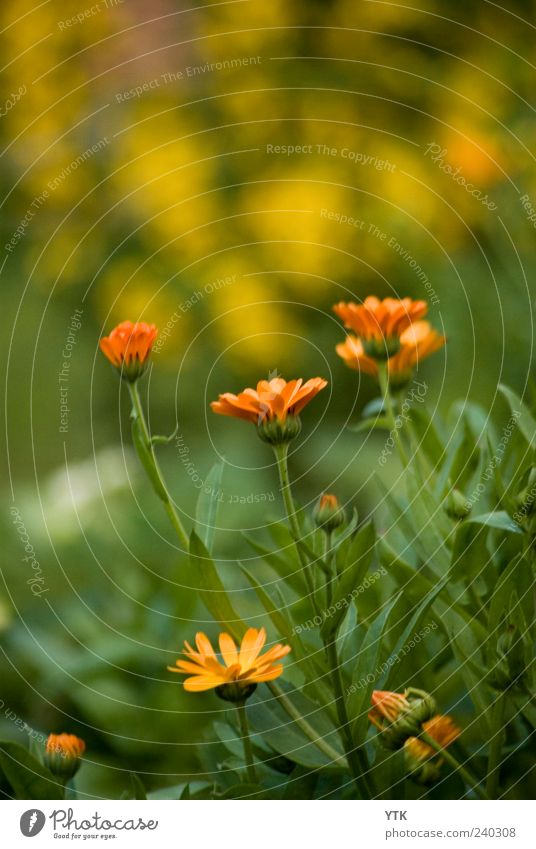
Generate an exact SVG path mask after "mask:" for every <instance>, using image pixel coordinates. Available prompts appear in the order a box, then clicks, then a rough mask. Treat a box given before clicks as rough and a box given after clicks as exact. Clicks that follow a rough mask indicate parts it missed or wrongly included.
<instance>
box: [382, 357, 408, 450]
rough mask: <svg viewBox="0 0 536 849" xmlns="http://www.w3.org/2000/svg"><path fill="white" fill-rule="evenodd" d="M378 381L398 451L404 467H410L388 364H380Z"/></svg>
mask: <svg viewBox="0 0 536 849" xmlns="http://www.w3.org/2000/svg"><path fill="white" fill-rule="evenodd" d="M378 381H379V384H380V391H381V394H382V398H383V406H384V411H385V415H386V416H387V420H388V422H389V427H390V428H391V433H392V435H393V439H394V441H395V442H396V447H397V449H398V453H399V456H400V459H401V461H402V465H403V466H408V465H409V459H408V455H407V454H406V449H405V448H404V445H403V443H402V438H401V436H400V427H398V426H397V421H396V416H395V412H394V408H393V399H392V397H391V392H390V391H389V371H388V366H387V363H386V362H379V363H378Z"/></svg>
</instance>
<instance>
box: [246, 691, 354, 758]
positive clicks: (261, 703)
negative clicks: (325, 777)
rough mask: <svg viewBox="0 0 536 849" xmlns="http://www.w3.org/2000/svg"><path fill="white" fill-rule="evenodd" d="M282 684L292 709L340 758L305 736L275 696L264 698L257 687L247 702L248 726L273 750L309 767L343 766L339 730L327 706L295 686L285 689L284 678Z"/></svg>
mask: <svg viewBox="0 0 536 849" xmlns="http://www.w3.org/2000/svg"><path fill="white" fill-rule="evenodd" d="M281 688H282V689H285V690H286V692H285V695H286V697H287V699H289V701H291V702H292V704H293V706H294V708H295V710H297V712H298V713H300V714H301V716H303V717H305V718H306V720H307V722H308V724H309V725H310V726H311V727H312V729H313V730H314V731H315V732H316V734H317V737H318V739H319V740H323V741H324V742H325V743H327V744H329V746H330V747H331V748H332V749H333V750H334V752H336V753H337V754H338V755H339V756H340V760H334V759H330V758H329V757H328V755H327V754H325V753H324V752H323V751H321V750H320V749H319V748H318V747H317V746H316V745H315V744H314V743H313V742H312V740H310V739H309V737H306V736H305V734H304V733H303V731H302V730H301V728H300V727H299V725H297V724H296V722H295V721H294V720H293V719H291V718H290V717H289V716H288V714H287V713H286V712H285V711H284V710H283V708H282V707H281V705H280V704H279V702H278V701H277V699H274V698H273V696H271V695H269V696H268V698H267V699H266V700H263V699H262V696H261V695H260V693H261V692H262V691H261V690H260V689H259V690H257V692H256V693H255V694H254V695H253V696H252V698H251V699H250V700H249V702H248V707H247V711H248V719H249V722H250V725H251V727H252V728H253V729H254V730H255V731H256V732H258V733H260V734H262V735H263V736H264V738H265V739H266V740H268V741H269V743H270V746H271V747H272V748H273V749H274V751H276V752H278V753H279V754H280V755H284V756H285V757H287V758H289V760H291V761H294V763H297V764H300V765H301V766H304V767H308V768H310V769H315V768H318V769H321V768H325V769H330V770H337V771H341V770H345V769H346V762H345V759H344V754H343V751H342V748H341V745H340V740H339V734H338V731H337V729H336V728H335V726H334V725H333V723H332V722H331V720H330V719H329V717H328V716H327V712H326V710H325V709H324V708H321V707H320V706H319V705H317V704H316V703H315V702H312V701H311V700H310V699H308V698H307V697H306V696H304V695H303V694H302V693H300V692H299V691H298V690H292V691H291V692H288V691H287V688H286V687H285V683H284V682H282V683H281Z"/></svg>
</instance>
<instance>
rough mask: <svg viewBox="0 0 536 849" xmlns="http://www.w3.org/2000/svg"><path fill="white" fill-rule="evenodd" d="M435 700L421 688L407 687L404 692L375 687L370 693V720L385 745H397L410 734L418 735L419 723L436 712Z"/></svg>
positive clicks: (421, 726) (392, 747)
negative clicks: (387, 690)
mask: <svg viewBox="0 0 536 849" xmlns="http://www.w3.org/2000/svg"><path fill="white" fill-rule="evenodd" d="M436 709H437V708H436V703H435V700H434V699H433V698H432V696H430V694H429V693H426V692H425V691H424V690H415V689H413V688H409V689H407V690H406V691H405V692H404V693H390V692H382V691H381V690H375V691H374V692H373V694H372V710H371V711H370V713H369V719H370V721H371V722H372V723H373V724H374V725H375V726H376V727H377V728H378V729H379V730H380V731H381V737H382V740H383V742H384V743H385V745H386V746H387V747H388V748H390V749H399V748H401V747H402V746H403V745H404V743H405V742H406V740H407V739H408V738H410V737H418V736H419V734H420V733H421V732H422V728H423V724H424V723H425V722H428V721H429V720H430V719H431V718H432V717H433V716H434V714H435V713H436Z"/></svg>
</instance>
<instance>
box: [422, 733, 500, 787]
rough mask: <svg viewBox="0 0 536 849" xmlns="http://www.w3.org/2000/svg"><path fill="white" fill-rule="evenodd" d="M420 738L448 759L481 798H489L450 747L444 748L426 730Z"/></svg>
mask: <svg viewBox="0 0 536 849" xmlns="http://www.w3.org/2000/svg"><path fill="white" fill-rule="evenodd" d="M419 738H420V739H421V740H422V741H423V742H424V743H427V744H428V746H431V748H432V749H434V750H435V751H436V752H438V753H439V754H440V755H441V757H442V758H444V760H446V762H447V763H448V764H450V765H451V767H452V768H453V769H455V770H456V771H457V772H459V774H460V775H461V777H462V778H463V780H464V781H465V783H466V784H467V786H468V787H470V788H471V790H473V792H474V793H476V794H477V796H480V798H481V799H488V798H489V797H488V794H487V793H486V792H485V791H484V790H482V789H481V787H480V786H479V783H478V781H477V780H476V779H475V777H474V776H473V775H471V773H470V772H469V770H468V769H466V767H464V766H462V764H461V763H459V762H458V761H457V760H456V758H455V757H454V755H452V754H451V753H450V752H449V751H448V749H444V748H443V747H442V746H441V745H440V744H439V743H438V742H437V740H434V738H433V737H431V736H430V735H429V734H427V733H426V731H423V732H421V734H419Z"/></svg>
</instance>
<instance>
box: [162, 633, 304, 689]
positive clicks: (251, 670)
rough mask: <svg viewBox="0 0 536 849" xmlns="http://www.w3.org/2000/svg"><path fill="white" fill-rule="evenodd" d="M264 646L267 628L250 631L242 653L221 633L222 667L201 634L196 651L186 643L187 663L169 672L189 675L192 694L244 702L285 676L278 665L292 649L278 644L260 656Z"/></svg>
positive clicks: (188, 679)
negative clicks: (261, 686)
mask: <svg viewBox="0 0 536 849" xmlns="http://www.w3.org/2000/svg"><path fill="white" fill-rule="evenodd" d="M265 642H266V631H265V630H264V628H260V629H259V630H257V629H256V628H248V630H247V631H246V633H245V634H244V637H243V639H242V644H241V646H240V649H238V648H237V646H236V644H235V641H234V640H233V638H232V637H231V636H230V635H229V634H225V633H222V634H220V637H219V645H220V652H221V656H222V659H223V663H221V662H220V661H219V660H218V658H217V657H216V654H215V652H214V649H213V648H212V645H211V642H210V640H209V639H208V637H207V636H206V635H205V634H203V633H198V634H196V636H195V644H196V647H197V651H196V650H195V649H193V648H192V646H191V645H190V644H189V643H187V642H185V643H184V645H185V648H186V650H185V652H184V654H185V655H186V657H187V658H188V659H187V660H180V659H179V660H177V661H176V665H175V666H168V669H169V671H170V672H180V673H182V674H184V673H186V674H189V675H190V677H189V678H186V680H185V681H184V689H185V690H188V692H190V693H201V692H203V691H204V690H216V693H217V694H218V695H219V696H221V698H223V699H225V700H226V701H231V702H241V701H244V700H245V699H247V698H248V697H249V696H251V695H252V693H253V692H254V690H255V689H256V687H257V684H260V683H261V682H262V681H273V680H274V679H275V678H279V676H280V675H281V673H282V672H283V665H282V664H280V663H278V662H277V661H279V660H281V659H282V658H283V657H285V656H286V655H287V654H288V653H289V652H290V650H291V649H290V646H284V645H281V644H278V645H275V646H272V648H270V649H268V651H266V652H265V653H264V654H261V651H262V649H263V647H264V644H265Z"/></svg>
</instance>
